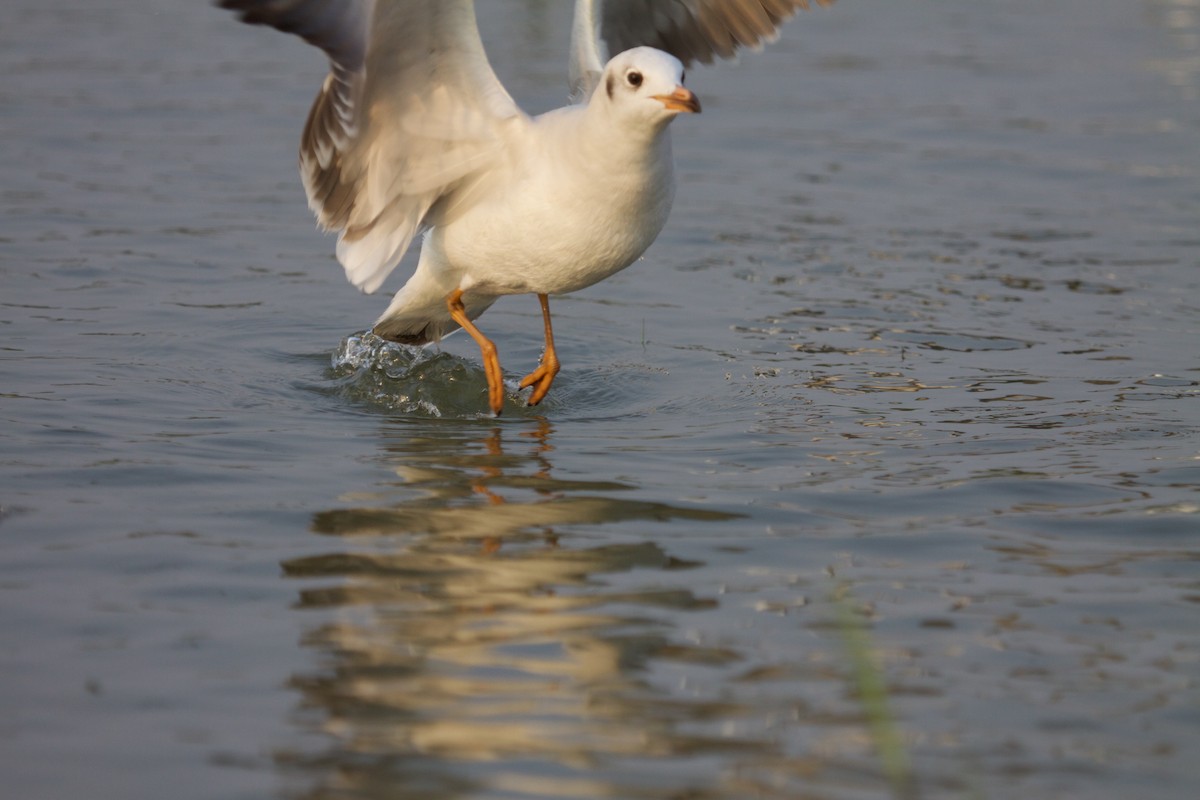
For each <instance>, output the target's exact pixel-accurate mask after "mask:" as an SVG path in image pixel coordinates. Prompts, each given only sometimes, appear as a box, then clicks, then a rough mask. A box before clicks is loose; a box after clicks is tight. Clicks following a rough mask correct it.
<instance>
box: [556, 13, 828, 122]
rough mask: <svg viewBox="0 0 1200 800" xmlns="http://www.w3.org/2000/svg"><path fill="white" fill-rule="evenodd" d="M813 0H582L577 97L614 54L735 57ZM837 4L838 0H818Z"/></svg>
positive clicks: (574, 64)
mask: <svg viewBox="0 0 1200 800" xmlns="http://www.w3.org/2000/svg"><path fill="white" fill-rule="evenodd" d="M809 1H810V0H576V2H575V23H574V27H573V28H572V31H571V69H570V80H571V96H572V97H573V98H574V99H576V100H581V99H584V98H586V97H588V96H589V95H590V94H591V92H592V89H594V88H595V87H596V84H597V83H599V81H600V75H601V73H602V72H603V71H604V65H605V63H607V62H608V59H609V58H610V57H611V56H614V55H616V54H617V53H620V52H623V51H625V50H628V49H629V48H631V47H639V46H643V45H645V46H648V47H655V48H657V49H659V50H665V51H666V52H668V53H670V54H671V55H673V56H675V57H676V58H678V59H679V60H680V61H682V62H683V63H684V65H685V66H686V65H689V64H692V63H694V62H696V61H700V62H702V63H704V64H710V63H712V61H713V59H714V58H732V57H733V56H734V55H735V54H736V53H737V51H738V50H740V49H741V48H743V47H749V48H754V49H757V48H759V47H761V46H762V43H763V42H764V41H768V42H769V41H773V40H774V39H775V36H776V35H777V34H776V32H777V31H778V29H779V26H780V25H782V24H783V23H784V22H785V21H786V20H787V19H788V18H789V17H791V16H792V15H793V14H795V13H796V11H797V9H801V8H805V9H806V8H808V6H809ZM812 2H815V3H817V4H818V5H822V6H827V5H831V4H832V3H833V2H834V0H812Z"/></svg>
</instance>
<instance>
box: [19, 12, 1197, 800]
mask: <svg viewBox="0 0 1200 800" xmlns="http://www.w3.org/2000/svg"><path fill="white" fill-rule="evenodd" d="M15 3H16V5H15V6H12V8H11V9H10V10H9V12H8V14H7V15H6V16H7V22H6V24H5V26H4V27H3V29H0V45H2V46H0V68H2V70H3V72H4V74H5V75H6V80H5V81H4V83H3V84H2V85H0V105H2V107H3V109H4V114H3V115H2V117H0V137H2V138H0V147H3V153H4V156H5V158H4V163H5V167H4V181H3V185H2V186H0V211H2V213H0V332H2V334H3V336H2V339H0V387H2V388H0V420H2V426H0V548H2V555H0V638H2V640H3V647H2V648H0V652H2V653H3V655H0V677H2V680H0V686H2V687H3V688H0V704H2V707H3V708H4V712H5V713H4V714H3V717H2V718H0V771H2V774H3V776H4V782H5V785H6V787H7V789H8V791H10V792H12V793H13V794H14V795H17V796H21V797H26V798H47V799H49V798H64V797H119V798H140V797H163V796H170V797H177V798H193V797H194V798H212V797H220V798H262V797H282V798H397V797H420V798H504V799H505V800H508V799H509V798H522V799H524V798H593V797H594V798H602V797H603V798H664V799H665V798H684V797H687V798H720V799H721V800H733V799H734V798H739V799H740V798H752V797H756V798H877V797H889V796H904V794H905V790H904V789H903V788H897V787H896V785H895V784H894V783H893V782H891V781H889V778H888V775H887V774H886V770H885V767H884V761H883V759H882V758H881V756H880V754H879V752H878V748H877V744H878V740H877V739H875V738H873V733H872V731H873V730H875V728H873V727H872V723H873V722H876V723H877V722H878V721H879V720H878V715H877V714H875V713H874V712H871V711H869V710H868V706H867V705H866V704H865V703H864V702H863V695H862V691H863V675H862V672H861V669H860V668H859V667H858V666H856V662H855V658H854V655H853V654H852V653H851V652H849V651H848V649H847V636H846V632H847V623H846V621H845V620H846V615H845V614H844V611H845V609H847V608H849V609H850V610H851V612H852V614H851V619H857V620H859V621H860V622H861V623H862V624H863V625H864V626H865V634H866V641H867V642H868V643H869V647H870V651H871V654H872V657H873V659H874V661H875V663H876V664H877V669H878V671H879V675H880V676H881V678H882V680H883V682H884V686H885V689H886V697H887V703H888V711H887V715H888V719H889V720H890V722H891V724H892V727H893V729H894V731H895V734H896V737H897V738H898V740H899V744H900V745H901V749H902V750H903V753H904V755H905V756H906V758H907V759H908V761H909V762H910V763H911V770H912V774H913V776H914V785H915V790H913V791H909V792H908V796H918V797H926V798H968V797H970V798H976V797H982V798H1009V797H1022V798H1024V797H1037V798H1078V797H1089V798H1112V799H1113V800H1117V799H1118V798H1127V797H1131V796H1142V797H1154V798H1168V799H1170V798H1180V799H1181V800H1182V799H1183V798H1192V797H1195V796H1196V794H1197V792H1198V791H1200V769H1198V768H1197V766H1196V765H1197V764H1198V763H1200V739H1198V738H1197V736H1196V731H1197V729H1198V725H1200V710H1198V709H1200V704H1198V702H1197V701H1198V699H1200V697H1198V694H1197V685H1196V681H1197V660H1198V656H1200V626H1198V625H1197V622H1196V620H1197V603H1198V602H1200V556H1198V554H1200V548H1198V546H1197V537H1198V535H1200V499H1198V497H1197V488H1198V487H1200V446H1198V441H1200V436H1198V434H1197V426H1198V423H1200V413H1198V410H1197V409H1198V406H1197V403H1198V402H1200V399H1198V394H1200V363H1198V361H1197V352H1198V348H1197V342H1200V336H1198V334H1200V302H1198V301H1197V298H1198V297H1200V232H1198V230H1200V229H1198V228H1197V223H1198V222H1200V98H1198V93H1200V5H1197V3H1196V2H1195V0H1140V2H1135V1H1134V0H1059V2H1056V3H1053V4H1046V3H1034V2H1032V0H1017V1H1016V2H1008V3H975V4H950V3H942V2H933V1H932V0H920V1H919V2H910V3H891V2H881V1H880V0H843V2H840V3H838V4H837V5H836V6H835V7H833V8H831V9H823V10H820V11H815V12H812V13H809V14H806V15H804V16H803V17H802V18H801V19H799V20H797V21H796V22H795V23H793V24H792V25H790V26H789V27H788V28H787V29H786V30H785V32H784V36H783V37H782V39H781V40H780V41H779V42H778V43H777V44H776V45H774V46H772V47H771V48H769V49H768V50H767V51H766V52H764V53H762V54H757V55H752V56H747V57H746V58H744V59H743V60H742V62H741V63H740V64H738V65H736V66H725V67H723V68H721V69H712V70H706V69H705V70H694V71H693V73H692V74H691V75H690V76H689V85H690V86H691V87H692V88H693V89H695V91H696V92H697V93H698V94H699V95H700V96H701V98H702V99H703V102H704V108H705V112H704V114H703V115H701V116H699V117H697V118H694V119H693V118H689V119H681V120H679V121H678V122H677V123H676V124H675V125H674V133H675V140H676V142H675V149H676V155H677V160H678V167H679V175H680V188H679V193H678V199H677V202H676V208H675V212H674V215H673V218H672V221H671V223H670V224H669V226H668V228H667V230H666V231H665V232H664V234H663V235H662V236H661V237H660V240H659V242H658V243H657V244H656V245H655V246H654V247H653V248H652V249H651V250H650V251H649V253H648V254H647V255H646V257H645V258H644V259H643V260H642V261H641V262H639V263H638V264H636V265H634V266H633V267H631V268H630V269H628V270H626V271H625V272H623V273H621V274H619V275H617V276H615V277H614V278H612V279H610V280H608V281H606V282H604V283H603V284H600V285H598V286H596V287H593V288H591V289H588V290H586V291H584V292H581V293H579V294H578V295H575V296H572V297H567V298H561V299H557V300H555V301H554V310H555V314H556V321H557V325H556V334H557V339H558V343H559V351H560V356H561V357H562V359H563V362H564V369H563V372H562V373H561V374H560V376H559V378H558V381H557V382H556V385H555V388H554V390H553V391H552V393H551V395H550V397H549V398H548V399H547V401H546V402H545V403H544V404H543V405H542V406H541V407H539V408H537V409H529V408H526V407H524V405H523V403H522V401H521V399H520V396H519V395H518V394H517V393H516V392H515V391H514V392H513V393H512V395H511V397H510V401H509V403H508V406H507V407H506V409H505V413H504V416H503V417H501V418H500V419H492V418H490V417H488V416H487V415H486V414H484V413H482V412H483V410H484V408H485V397H486V395H485V391H486V388H485V381H484V376H483V372H482V370H481V368H480V367H479V359H478V353H477V351H476V350H475V348H474V345H473V344H472V342H471V341H470V340H469V339H467V338H465V337H452V338H451V339H449V340H447V341H446V342H445V343H444V345H443V347H441V348H440V349H438V350H429V351H425V352H420V353H414V352H412V351H405V350H402V349H395V348H390V347H387V346H384V345H382V344H381V343H379V342H377V341H373V340H372V339H371V337H369V336H364V335H363V333H362V332H363V331H364V330H365V329H366V328H368V327H369V325H370V323H371V321H372V320H373V319H374V317H375V316H376V315H377V314H378V313H379V312H380V311H381V310H382V308H383V307H384V306H385V304H386V301H385V299H384V298H381V297H363V296H361V295H359V294H358V293H357V292H355V291H354V290H353V289H352V287H350V286H349V285H348V284H347V283H346V282H345V280H344V278H343V276H342V273H341V270H340V268H339V267H338V266H337V264H336V263H335V262H334V260H333V257H332V244H333V243H332V240H330V239H327V238H323V237H322V236H320V235H319V234H318V233H317V232H315V230H314V227H313V224H312V221H311V219H310V218H309V216H308V211H307V209H306V208H305V204H304V201H303V196H302V190H301V188H300V185H299V180H298V177H297V176H296V173H295V144H296V141H297V138H298V135H299V130H300V126H301V124H302V122H303V119H304V115H305V114H306V113H307V108H308V104H309V102H310V101H311V98H312V94H313V93H314V91H315V89H316V87H317V85H318V84H319V82H320V80H321V77H322V74H323V71H324V64H323V63H322V59H321V57H320V55H319V54H318V53H316V52H315V51H311V50H310V49H308V48H306V47H305V46H303V45H302V44H300V43H299V42H297V41H294V40H292V39H290V38H288V37H284V36H281V35H274V34H273V32H271V31H266V30H262V29H251V28H248V27H245V26H241V25H238V24H235V23H234V22H233V21H232V20H231V18H230V16H229V15H228V14H227V13H225V12H221V11H219V10H216V9H213V8H210V7H208V6H207V5H206V4H205V3H203V2H199V1H198V0H197V2H191V3H187V4H177V3H167V2H162V1H161V0H158V1H156V2H149V3H147V2H140V3H135V2H131V1H130V0H102V1H100V2H93V3H89V4H86V5H81V4H68V5H65V6H64V5H61V4H57V5H54V6H53V7H49V6H47V4H45V3H35V2H32V1H31V0H15ZM10 5H11V4H10ZM566 5H567V4H563V3H547V2H536V1H535V0H528V1H526V2H518V1H517V0H504V1H503V2H488V3H481V4H480V6H481V8H480V17H481V23H482V24H483V26H484V28H485V34H486V38H487V39H488V42H489V48H490V52H491V54H492V57H493V60H494V62H495V65H496V68H497V71H498V72H499V73H500V74H501V75H502V77H503V78H504V80H505V81H506V84H507V85H508V86H510V88H511V90H512V92H513V94H514V96H515V97H516V98H517V99H518V101H519V102H520V103H522V104H523V106H524V107H526V108H528V109H530V110H532V111H540V110H543V109H547V108H551V107H553V106H555V105H557V104H560V103H561V102H562V101H563V98H564V96H565V81H564V78H563V69H562V65H563V64H564V63H565V57H566V56H565V42H566V30H567V25H568V16H569V10H568V9H567V8H563V7H562V6H566ZM407 268H411V259H410V261H408V262H406V265H405V266H404V267H402V268H401V269H400V270H398V272H400V273H404V272H405V270H406V269H407ZM402 277H403V276H402V275H400V276H397V280H395V281H394V282H392V283H390V284H389V288H390V289H393V290H394V289H395V288H396V287H397V286H398V285H399V279H402ZM481 324H482V325H483V326H484V330H485V331H487V332H488V333H489V335H491V336H493V337H494V338H495V339H496V341H497V343H498V345H499V347H500V352H501V356H502V359H503V363H504V365H505V367H506V369H507V370H508V373H507V375H508V377H509V378H510V379H511V380H513V381H515V380H517V379H519V377H520V376H521V375H523V374H525V373H526V372H527V371H528V370H529V369H531V368H532V366H533V365H534V364H535V363H536V361H537V358H538V354H539V350H540V346H541V339H540V330H541V326H540V315H539V311H538V307H537V303H536V302H535V301H534V299H533V298H530V297H517V298H507V299H505V300H502V301H501V302H500V303H498V304H497V305H496V306H495V307H494V308H493V309H492V310H491V311H489V312H488V314H487V315H486V316H485V317H483V318H482V320H481ZM839 598H840V599H839ZM909 788H910V789H911V788H912V787H909Z"/></svg>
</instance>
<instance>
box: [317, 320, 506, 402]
mask: <svg viewBox="0 0 1200 800" xmlns="http://www.w3.org/2000/svg"><path fill="white" fill-rule="evenodd" d="M330 378H331V379H332V384H331V387H330V390H331V393H332V394H336V395H337V396H339V397H342V398H344V399H347V400H349V401H351V402H353V403H356V404H364V405H367V406H371V407H374V408H382V409H385V410H388V411H397V412H401V413H404V414H410V415H414V416H422V417H443V416H454V417H472V416H484V415H486V414H487V377H486V375H485V374H484V371H483V368H482V367H481V366H479V365H477V364H472V363H471V362H469V361H466V360H464V359H462V358H459V357H457V356H454V355H451V354H449V353H445V352H442V351H440V350H438V349H437V348H436V347H415V346H412V345H405V344H397V343H396V342H389V341H387V340H386V339H382V338H380V337H378V336H376V335H375V334H373V333H371V332H370V331H362V332H359V333H354V334H351V335H350V336H347V337H346V338H345V339H343V340H342V343H341V345H340V346H339V347H338V349H337V350H336V351H334V353H333V356H332V358H331V360H330Z"/></svg>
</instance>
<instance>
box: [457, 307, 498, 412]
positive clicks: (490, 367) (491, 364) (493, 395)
mask: <svg viewBox="0 0 1200 800" xmlns="http://www.w3.org/2000/svg"><path fill="white" fill-rule="evenodd" d="M462 294H463V293H462V289H455V290H454V291H453V292H451V293H450V296H449V297H447V298H446V308H448V309H450V318H451V319H453V320H454V321H455V322H457V323H458V324H459V325H460V326H462V329H463V330H464V331H466V332H467V333H469V334H470V335H471V338H472V339H474V340H475V344H477V345H479V352H480V353H481V354H482V355H483V371H484V373H485V374H486V375H487V382H488V405H489V406H491V409H492V413H493V414H495V415H496V416H500V412H501V411H502V410H503V409H504V373H502V372H501V371H500V357H499V356H498V355H497V352H496V345H494V344H492V340H491V339H489V338H487V337H486V336H484V335H483V334H482V333H480V331H479V328H476V327H475V323H473V322H471V320H469V319H467V308H466V306H464V305H463V301H462Z"/></svg>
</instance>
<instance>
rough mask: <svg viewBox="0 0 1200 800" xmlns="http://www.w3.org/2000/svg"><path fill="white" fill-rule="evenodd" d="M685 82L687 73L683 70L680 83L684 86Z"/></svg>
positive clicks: (680, 74)
mask: <svg viewBox="0 0 1200 800" xmlns="http://www.w3.org/2000/svg"><path fill="white" fill-rule="evenodd" d="M685 83H687V73H686V72H681V73H679V85H680V86H683V85H684V84H685Z"/></svg>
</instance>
